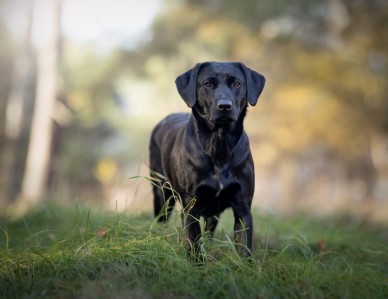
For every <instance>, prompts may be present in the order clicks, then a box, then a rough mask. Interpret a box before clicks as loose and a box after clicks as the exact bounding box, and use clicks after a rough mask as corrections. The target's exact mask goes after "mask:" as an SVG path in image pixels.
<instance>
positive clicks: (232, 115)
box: [175, 62, 265, 125]
mask: <svg viewBox="0 0 388 299" xmlns="http://www.w3.org/2000/svg"><path fill="white" fill-rule="evenodd" d="M175 83H176V86H177V89H178V92H179V94H180V95H181V97H182V98H183V100H184V101H185V102H186V104H187V105H188V106H189V107H190V108H194V109H196V111H197V112H198V113H199V114H200V115H201V116H202V117H204V118H206V119H207V120H208V121H210V122H211V123H212V124H214V125H229V124H232V123H234V122H236V121H237V120H238V118H239V116H240V114H241V112H242V111H245V108H246V106H247V103H249V104H250V105H252V106H254V105H256V103H257V100H258V98H259V96H260V94H261V92H262V90H263V88H264V84H265V78H264V76H262V75H261V74H259V73H257V72H255V71H253V70H251V69H249V68H248V67H246V66H245V65H244V64H242V63H238V62H204V63H198V64H197V65H196V66H195V67H194V68H192V69H191V70H188V71H187V72H185V73H184V74H182V75H180V76H179V77H178V78H177V79H176V81H175Z"/></svg>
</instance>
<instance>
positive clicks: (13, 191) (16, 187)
mask: <svg viewBox="0 0 388 299" xmlns="http://www.w3.org/2000/svg"><path fill="white" fill-rule="evenodd" d="M34 4H35V1H34V0H29V3H28V10H27V14H26V18H27V24H26V28H25V34H24V38H23V40H22V43H21V45H20V53H19V54H18V55H15V63H14V71H13V74H14V75H13V78H12V79H11V80H12V81H11V90H10V93H9V96H8V99H7V103H6V113H5V134H6V138H7V139H8V142H7V143H6V145H5V148H4V153H3V155H2V160H3V171H4V173H3V180H4V188H3V190H2V192H3V193H2V194H1V195H2V196H1V198H3V199H5V200H7V201H9V200H11V199H15V198H16V196H17V194H18V192H19V191H20V187H21V180H20V176H21V175H22V174H23V168H24V161H25V144H24V143H25V137H26V136H25V135H26V131H27V128H26V120H27V119H29V116H28V115H26V112H27V111H28V109H26V108H27V106H28V105H27V102H28V101H29V100H32V97H31V96H30V94H31V89H32V88H31V87H32V81H33V76H32V45H31V28H32V20H33V11H34ZM30 102H32V101H30ZM30 110H31V109H30Z"/></svg>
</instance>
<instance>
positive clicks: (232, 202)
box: [150, 62, 265, 259]
mask: <svg viewBox="0 0 388 299" xmlns="http://www.w3.org/2000/svg"><path fill="white" fill-rule="evenodd" d="M175 82H176V86H177V89H178V92H179V94H180V95H181V97H182V98H183V100H184V101H185V102H186V104H187V105H188V106H189V107H190V108H192V113H191V114H190V113H176V114H171V115H169V116H167V117H166V118H164V119H163V120H162V121H161V122H160V123H159V124H158V125H157V126H156V127H155V128H154V130H153V132H152V135H151V142H150V168H151V176H152V177H153V178H155V179H160V181H161V185H164V186H167V188H160V187H158V186H154V187H153V192H154V209H155V210H154V212H155V216H156V217H158V220H159V221H161V222H165V221H167V220H168V218H169V216H170V214H171V211H172V209H173V207H174V204H175V201H176V198H177V194H179V196H180V198H181V200H182V203H183V206H184V209H185V213H184V215H183V225H184V228H185V238H186V248H187V251H188V253H189V256H190V257H192V258H194V259H198V258H200V254H199V253H200V242H199V239H200V236H201V229H200V225H199V221H198V220H199V218H200V217H201V216H203V217H205V221H206V226H205V230H206V231H207V232H209V234H210V235H212V234H213V233H214V230H215V228H216V226H217V221H218V216H219V215H220V213H221V212H223V211H224V210H225V209H226V208H228V207H231V208H232V209H233V212H234V217H235V226H234V231H235V241H236V244H237V245H236V246H237V249H238V251H239V252H240V253H241V254H243V255H248V256H250V254H251V248H252V229H253V226H252V215H251V212H250V207H251V202H252V197H253V192H254V182H255V180H254V167H253V160H252V156H251V152H250V148H249V141H248V137H247V135H246V133H245V132H244V129H243V121H244V118H245V115H246V110H247V106H248V103H249V104H250V105H252V106H254V105H256V102H257V100H258V97H259V95H260V94H261V92H262V90H263V88H264V84H265V78H264V77H263V76H262V75H260V74H258V73H256V72H255V71H252V70H250V69H249V68H247V67H246V66H245V65H243V64H242V63H233V62H224V63H221V62H205V63H200V64H197V65H196V66H195V67H194V68H193V69H191V70H189V71H187V72H185V73H184V74H182V75H180V76H179V77H178V78H177V79H176V81H175ZM172 190H174V191H172ZM174 192H176V193H174Z"/></svg>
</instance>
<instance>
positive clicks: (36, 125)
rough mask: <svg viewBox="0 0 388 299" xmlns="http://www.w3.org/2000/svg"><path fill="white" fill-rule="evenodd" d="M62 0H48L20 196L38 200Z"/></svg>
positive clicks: (49, 134) (46, 157)
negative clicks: (47, 12) (48, 16)
mask: <svg viewBox="0 0 388 299" xmlns="http://www.w3.org/2000/svg"><path fill="white" fill-rule="evenodd" d="M61 4H62V0H55V1H52V2H48V3H47V5H51V7H50V8H51V14H52V18H51V19H50V18H48V19H47V28H46V29H47V30H48V31H50V32H49V33H48V34H47V36H46V37H47V39H46V40H44V41H43V42H42V45H41V48H40V49H39V51H38V65H37V89H36V100H35V107H34V114H33V119H32V124H31V135H30V141H29V146H28V152H27V161H26V168H25V172H24V178H23V186H22V192H21V200H22V201H27V202H32V203H35V202H38V201H39V200H41V199H43V197H44V196H45V192H46V186H47V178H48V172H49V169H50V166H49V163H50V156H51V145H52V140H53V126H54V123H53V114H54V109H55V102H56V97H57V89H58V88H57V73H58V57H59V41H60V38H59V37H60V14H61Z"/></svg>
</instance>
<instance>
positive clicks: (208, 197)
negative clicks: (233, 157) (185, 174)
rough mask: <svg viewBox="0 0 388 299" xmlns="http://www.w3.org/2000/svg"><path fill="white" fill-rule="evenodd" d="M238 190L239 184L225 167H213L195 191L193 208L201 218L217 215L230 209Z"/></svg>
mask: <svg viewBox="0 0 388 299" xmlns="http://www.w3.org/2000/svg"><path fill="white" fill-rule="evenodd" d="M239 189H240V184H239V182H238V181H237V180H236V178H234V177H232V176H231V173H230V171H229V169H228V168H227V167H219V168H217V167H215V168H214V171H212V172H211V173H209V175H208V176H207V177H206V178H204V179H203V180H202V182H201V183H200V184H198V186H197V188H196V190H195V198H196V202H195V208H196V209H197V210H198V211H199V212H200V213H201V215H203V216H213V215H216V214H219V213H221V212H222V211H224V210H225V209H226V208H228V207H230V205H231V201H232V200H233V199H234V198H235V195H236V192H237V191H238V190H239Z"/></svg>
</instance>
